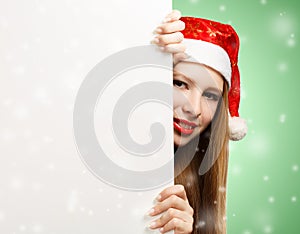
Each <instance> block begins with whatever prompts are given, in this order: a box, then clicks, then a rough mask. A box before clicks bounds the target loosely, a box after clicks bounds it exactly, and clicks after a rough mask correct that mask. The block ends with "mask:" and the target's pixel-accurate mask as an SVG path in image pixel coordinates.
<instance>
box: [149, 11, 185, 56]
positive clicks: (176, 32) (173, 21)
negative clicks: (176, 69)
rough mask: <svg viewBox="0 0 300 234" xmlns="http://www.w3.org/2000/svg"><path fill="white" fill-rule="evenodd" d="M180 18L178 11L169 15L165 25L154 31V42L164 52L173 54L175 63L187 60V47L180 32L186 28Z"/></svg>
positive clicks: (164, 22)
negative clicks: (185, 52) (183, 59)
mask: <svg viewBox="0 0 300 234" xmlns="http://www.w3.org/2000/svg"><path fill="white" fill-rule="evenodd" d="M180 17H181V13H180V11H178V10H173V11H172V12H171V13H170V14H168V15H167V16H166V18H165V19H164V21H163V23H162V24H161V25H159V26H158V27H157V28H156V29H155V30H154V32H155V33H156V36H155V37H154V39H153V40H152V43H153V44H156V45H158V46H160V48H161V49H162V51H164V52H169V53H173V55H174V60H175V61H177V60H180V59H182V58H185V54H184V51H185V49H186V47H185V45H184V44H183V43H182V41H183V38H184V37H183V34H182V33H181V32H180V31H182V30H183V29H184V28H185V24H184V22H183V21H181V20H179V19H180Z"/></svg>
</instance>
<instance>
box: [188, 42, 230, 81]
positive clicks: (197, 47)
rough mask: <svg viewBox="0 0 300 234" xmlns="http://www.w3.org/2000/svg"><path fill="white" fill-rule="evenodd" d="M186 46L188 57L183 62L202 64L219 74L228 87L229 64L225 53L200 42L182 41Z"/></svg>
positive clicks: (214, 46) (220, 49)
mask: <svg viewBox="0 0 300 234" xmlns="http://www.w3.org/2000/svg"><path fill="white" fill-rule="evenodd" d="M183 44H185V45H186V48H187V49H186V52H185V53H186V54H187V55H188V56H189V57H188V58H187V59H184V60H183V61H187V62H196V63H202V64H204V65H206V66H209V67H211V68H213V69H215V70H216V71H218V72H220V73H221V74H222V75H223V76H224V78H225V79H226V81H227V82H228V84H229V86H230V84H231V63H230V59H229V56H228V54H227V53H226V51H225V50H224V49H223V48H222V47H220V46H218V45H215V44H213V43H209V42H206V41H201V40H194V39H183Z"/></svg>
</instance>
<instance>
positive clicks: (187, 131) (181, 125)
mask: <svg viewBox="0 0 300 234" xmlns="http://www.w3.org/2000/svg"><path fill="white" fill-rule="evenodd" d="M173 125H174V128H175V129H176V130H177V131H178V132H180V133H181V134H184V135H191V134H192V133H193V132H194V129H195V128H196V127H197V124H195V123H192V122H190V121H187V120H184V119H177V118H173Z"/></svg>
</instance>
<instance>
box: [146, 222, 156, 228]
mask: <svg viewBox="0 0 300 234" xmlns="http://www.w3.org/2000/svg"><path fill="white" fill-rule="evenodd" d="M155 225H156V222H152V223H150V224H149V226H148V227H149V228H154V227H155Z"/></svg>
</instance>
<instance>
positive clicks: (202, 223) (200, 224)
mask: <svg viewBox="0 0 300 234" xmlns="http://www.w3.org/2000/svg"><path fill="white" fill-rule="evenodd" d="M204 226H205V221H202V220H200V221H199V222H198V223H197V224H196V228H203V227H204Z"/></svg>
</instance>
